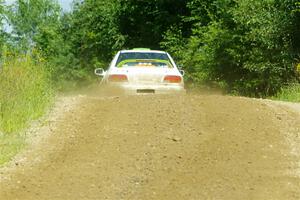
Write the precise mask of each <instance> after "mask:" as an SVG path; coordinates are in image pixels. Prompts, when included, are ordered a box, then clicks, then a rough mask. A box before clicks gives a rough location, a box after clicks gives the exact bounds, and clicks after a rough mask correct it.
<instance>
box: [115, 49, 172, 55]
mask: <svg viewBox="0 0 300 200" xmlns="http://www.w3.org/2000/svg"><path fill="white" fill-rule="evenodd" d="M120 52H121V53H146V52H147V53H164V54H166V53H167V52H165V51H159V50H149V49H133V50H122V51H120Z"/></svg>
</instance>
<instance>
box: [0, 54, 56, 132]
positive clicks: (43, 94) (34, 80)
mask: <svg viewBox="0 0 300 200" xmlns="http://www.w3.org/2000/svg"><path fill="white" fill-rule="evenodd" d="M3 56H4V59H3V63H2V66H1V72H0V131H3V132H6V133H11V132H15V131H19V130H20V129H22V128H24V127H26V125H27V123H28V121H30V120H34V119H37V118H38V117H40V116H41V115H42V114H43V113H44V111H45V108H46V107H47V106H48V105H49V103H50V102H51V99H52V96H53V93H52V92H53V91H52V87H51V81H50V73H49V71H47V70H46V68H45V66H44V65H45V63H44V62H43V61H42V58H40V57H39V56H37V55H34V56H29V55H26V56H21V55H18V56H9V55H5V54H4V55H3Z"/></svg>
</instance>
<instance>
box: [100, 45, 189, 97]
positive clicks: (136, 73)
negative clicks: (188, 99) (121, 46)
mask: <svg viewBox="0 0 300 200" xmlns="http://www.w3.org/2000/svg"><path fill="white" fill-rule="evenodd" d="M95 74H96V75H98V76H101V77H103V78H102V82H101V83H102V84H108V85H111V86H117V87H118V88H121V89H122V90H124V91H125V92H126V93H128V94H145V93H146V94H147V93H153V94H165V93H184V92H185V89H184V80H183V76H184V71H183V70H179V69H178V68H177V66H176V64H175V62H174V60H173V59H172V57H171V56H170V55H169V54H168V53H166V52H164V51H154V50H150V49H133V50H123V51H119V52H118V53H117V55H116V56H115V57H114V59H113V60H112V62H111V64H110V66H109V68H108V70H107V71H104V70H103V69H102V68H98V69H95Z"/></svg>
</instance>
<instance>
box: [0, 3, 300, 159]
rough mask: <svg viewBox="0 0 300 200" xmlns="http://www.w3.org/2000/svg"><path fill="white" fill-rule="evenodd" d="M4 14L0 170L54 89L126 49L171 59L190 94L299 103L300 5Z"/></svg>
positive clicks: (17, 8)
mask: <svg viewBox="0 0 300 200" xmlns="http://www.w3.org/2000/svg"><path fill="white" fill-rule="evenodd" d="M0 13H1V15H0V19H1V20H0V23H2V24H0V51H1V52H0V54H1V55H2V56H1V58H0V62H1V66H0V89H1V90H0V120H1V121H0V131H1V132H2V133H1V134H0V153H1V154H0V163H1V162H3V160H7V159H9V158H10V157H11V155H13V154H14V153H9V156H7V155H8V153H7V152H17V151H18V149H19V147H20V146H22V145H21V144H22V143H23V142H22V141H23V139H22V138H24V137H23V136H22V135H18V134H17V133H19V132H20V130H22V129H24V128H26V127H27V125H28V123H29V122H30V121H31V120H34V119H37V118H38V117H40V116H41V115H43V114H44V113H45V111H46V109H47V107H49V105H51V101H52V100H53V97H54V95H55V93H56V92H57V91H59V90H65V89H66V88H70V87H71V88H72V87H78V85H81V84H83V83H84V84H88V83H91V82H92V81H93V80H94V79H93V76H92V75H93V69H94V68H97V67H102V68H107V67H108V65H109V61H110V60H111V58H112V56H113V55H114V54H115V53H116V52H117V51H118V50H120V49H131V48H134V47H148V48H151V49H162V50H166V51H168V52H170V53H171V54H172V56H173V57H174V58H175V59H176V61H177V63H178V64H180V66H182V68H183V69H184V70H185V71H186V82H187V83H191V84H190V85H193V87H197V86H198V85H206V86H211V87H213V88H217V89H221V90H223V91H226V92H227V93H229V94H235V95H244V96H251V97H264V98H265V97H273V98H276V99H281V100H289V101H296V102H299V101H300V99H299V92H300V91H299V73H298V72H297V69H296V68H297V67H296V66H297V65H298V64H299V63H300V2H299V0H241V1H236V0H182V1H174V0H160V1H149V0H147V1H146V0H145V1H144V0H141V1H136V0H126V1H125V0H102V1H94V0H84V1H81V0H74V2H73V6H72V10H70V11H69V12H63V11H62V8H61V7H60V5H59V4H58V2H57V1H55V0H16V1H15V2H14V3H13V4H10V5H8V4H7V3H5V2H4V1H0ZM8 52H9V53H8ZM287 85H290V86H289V87H287ZM3 138H6V139H3ZM7 138H15V139H7ZM20 138H21V139H20ZM14 141H15V142H14ZM10 147H11V148H10ZM8 148H10V149H11V150H9V149H8ZM4 149H5V150H4ZM4 157H5V158H4Z"/></svg>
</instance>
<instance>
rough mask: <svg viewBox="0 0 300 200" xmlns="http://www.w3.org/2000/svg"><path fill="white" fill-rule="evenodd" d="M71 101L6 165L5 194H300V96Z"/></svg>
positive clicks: (41, 199)
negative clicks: (287, 99)
mask: <svg viewBox="0 0 300 200" xmlns="http://www.w3.org/2000/svg"><path fill="white" fill-rule="evenodd" d="M64 101H66V102H67V103H65V106H61V107H59V109H56V111H55V113H54V115H58V114H57V113H59V116H58V117H54V118H53V117H52V118H49V120H47V121H46V122H45V123H44V124H43V127H41V129H38V130H37V132H38V136H34V137H33V139H32V141H30V142H29V143H30V144H29V145H28V147H27V148H26V150H25V151H24V152H23V153H21V154H20V155H19V156H17V158H16V159H15V160H14V161H12V162H11V163H9V164H8V165H7V166H5V167H3V168H1V169H0V177H1V178H0V199H1V200H14V199H20V200H31V199H32V200H35V199H36V200H47V199H49V200H50V199H51V200H56V199H57V200H59V199H62V200H68V199H70V200H74V199H95V200H96V199H97V200H99V199H111V200H121V199H128V200H141V199H143V200H144V199H145V200H148V199H153V200H160V199H161V200H174V199H180V200H182V199H187V200H192V199H195V200H201V199H216V200H218V199H220V200H223V199H225V200H226V199H228V200H234V199H245V200H246V199H255V200H260V199H261V200H266V199H282V200H287V199H289V200H293V199H295V200H296V199H297V200H298V199H300V137H299V136H300V116H299V114H298V113H300V109H299V106H298V105H296V104H294V105H292V106H290V105H285V104H283V103H276V102H272V101H265V100H255V99H247V98H240V97H227V96H220V95H182V96H172V95H170V96H127V97H126V96H119V97H99V96H96V95H91V94H89V95H85V96H75V97H70V98H68V97H66V98H65V99H64ZM70 102H71V103H70ZM74 102H76V103H74ZM70 104H72V105H73V106H69V107H68V106H67V105H70ZM66 107H67V109H65V108H66ZM52 115H53V114H52ZM39 135H40V136H39Z"/></svg>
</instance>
